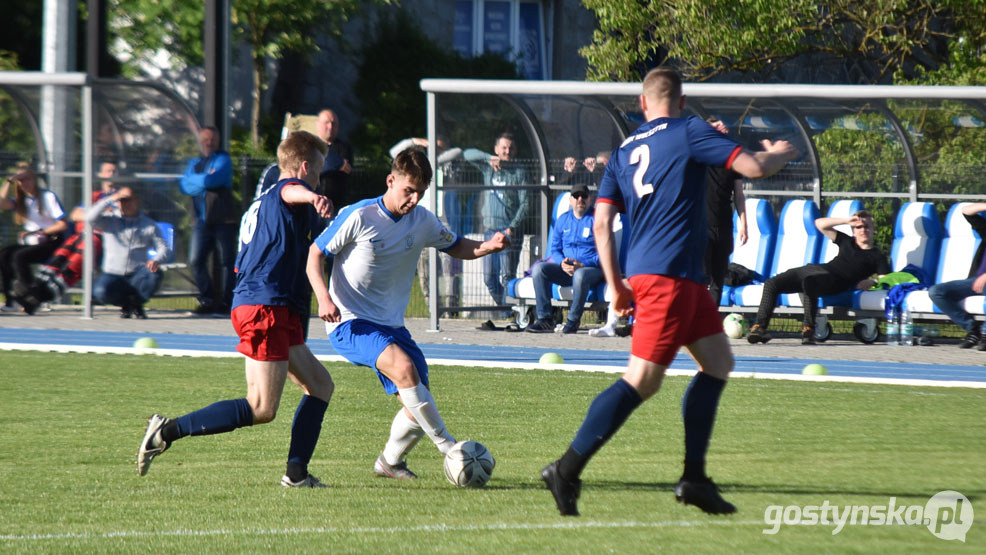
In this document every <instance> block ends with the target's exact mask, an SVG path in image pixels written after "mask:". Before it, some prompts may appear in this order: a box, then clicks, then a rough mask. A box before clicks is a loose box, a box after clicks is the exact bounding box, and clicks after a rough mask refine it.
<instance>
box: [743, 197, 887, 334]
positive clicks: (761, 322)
mask: <svg viewBox="0 0 986 555" xmlns="http://www.w3.org/2000/svg"><path fill="white" fill-rule="evenodd" d="M842 224H849V227H851V228H852V234H853V236H852V237H849V236H848V235H846V234H845V233H841V232H839V231H836V230H835V226H837V225H842ZM815 227H817V228H818V230H819V231H821V232H822V233H823V234H825V236H826V237H828V238H829V239H830V240H831V241H832V242H833V243H835V244H836V245H838V246H839V254H838V255H837V256H836V257H835V258H833V259H832V260H831V261H830V262H827V263H825V264H808V265H806V266H799V267H797V268H791V269H790V270H788V271H786V272H782V273H780V274H777V275H776V276H774V277H772V278H770V279H768V280H767V281H766V282H764V284H763V294H762V296H761V297H760V308H759V309H757V322H756V323H755V324H754V325H753V327H752V328H750V333H749V334H747V336H746V339H747V341H749V342H750V343H766V342H768V341H770V339H771V336H770V334H769V333H767V327H768V326H769V325H770V318H771V316H772V315H773V314H774V308H775V307H776V306H777V295H779V294H780V293H798V295H799V296H800V297H801V304H802V305H803V306H804V309H805V315H804V322H803V324H802V327H801V343H802V344H803V345H814V344H815V316H816V314H818V297H821V296H822V295H834V294H836V293H841V292H843V291H845V290H846V289H850V288H853V287H855V288H856V289H869V288H870V287H873V285H875V284H876V280H874V279H870V277H871V276H873V275H874V274H877V275H878V276H883V275H885V274H888V273H889V272H890V263H889V262H888V261H887V256H886V255H884V254H883V252H881V251H880V249H879V248H877V246H876V245H875V244H874V243H873V233H874V229H873V216H872V215H870V213H869V212H867V211H866V210H860V211H859V212H856V213H855V214H853V215H852V216H850V217H848V218H818V219H817V220H815Z"/></svg>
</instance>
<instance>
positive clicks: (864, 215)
mask: <svg viewBox="0 0 986 555" xmlns="http://www.w3.org/2000/svg"><path fill="white" fill-rule="evenodd" d="M853 216H854V217H856V218H859V219H861V220H862V219H868V220H872V219H873V215H872V214H870V211H869V210H860V211H859V212H856V213H855V214H853Z"/></svg>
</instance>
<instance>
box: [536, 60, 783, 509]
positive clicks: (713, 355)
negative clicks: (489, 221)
mask: <svg viewBox="0 0 986 555" xmlns="http://www.w3.org/2000/svg"><path fill="white" fill-rule="evenodd" d="M684 107H685V97H684V96H683V95H682V92H681V77H680V76H679V75H678V74H677V73H676V72H675V71H673V70H669V69H663V68H658V69H654V70H651V71H650V72H649V73H648V74H647V76H646V77H645V78H644V83H643V94H642V95H640V108H641V110H642V111H643V114H644V117H645V118H646V120H647V121H646V123H644V124H643V125H641V126H640V127H639V128H638V129H637V130H636V131H635V132H634V133H633V135H631V136H630V137H628V138H627V139H626V140H625V141H623V144H621V145H620V146H619V148H617V149H616V150H615V151H614V152H613V156H612V158H611V159H610V163H609V165H607V166H606V171H605V173H604V174H603V179H602V183H601V184H600V186H599V198H598V200H597V202H596V222H595V224H594V228H593V231H594V233H595V236H596V247H597V249H598V251H599V261H600V264H601V266H602V268H603V272H604V273H605V274H606V282H607V284H608V285H609V287H610V290H611V291H612V293H613V301H612V302H613V307H614V309H615V310H616V312H617V313H618V314H620V315H621V316H625V315H628V314H631V313H632V314H633V315H634V318H635V323H634V330H633V342H632V343H631V349H630V361H629V364H628V367H627V371H626V372H625V373H624V374H623V377H622V378H621V379H619V380H617V381H616V383H614V384H613V385H612V386H610V387H609V388H608V389H606V390H605V391H603V392H602V393H600V394H599V395H598V396H597V397H596V398H595V400H593V402H592V404H591V405H590V406H589V411H588V414H587V415H586V417H585V420H584V421H583V423H582V426H581V428H580V429H579V431H578V433H577V434H576V435H575V439H574V440H573V441H572V443H571V445H570V446H569V448H568V450H567V451H566V452H565V454H564V455H563V456H562V457H561V458H560V459H558V460H556V461H555V462H553V463H551V464H549V465H548V466H546V467H545V468H544V469H543V470H542V471H541V477H542V479H543V480H544V481H545V482H546V483H547V485H548V489H549V490H550V491H551V494H552V495H553V496H554V498H555V503H556V505H557V506H558V510H559V512H560V513H561V514H562V515H578V514H579V511H578V507H577V501H578V498H579V495H580V493H581V489H582V482H581V480H580V479H579V476H580V475H581V473H582V470H583V469H584V468H585V465H586V464H587V463H588V462H589V459H590V458H591V457H592V456H593V455H594V454H595V453H596V452H597V451H598V450H599V449H600V448H601V447H602V446H603V444H605V443H606V441H608V440H609V438H610V437H612V436H613V434H615V433H616V431H617V430H618V429H619V428H620V427H621V426H622V425H623V423H624V422H625V421H626V419H627V417H629V416H630V413H632V412H633V411H634V409H636V408H637V407H638V406H639V405H640V404H641V403H642V402H643V401H644V400H646V399H648V398H650V397H651V396H652V395H654V394H655V393H657V391H658V389H660V387H661V381H662V379H663V378H664V372H665V370H666V369H667V367H668V365H669V364H671V361H672V360H673V359H674V357H675V355H676V354H677V352H678V349H680V348H681V347H682V346H685V347H686V348H687V349H688V351H689V353H690V354H691V355H692V357H693V358H694V359H695V361H696V362H697V363H698V365H699V372H698V373H697V374H696V375H695V378H694V379H693V380H692V382H691V384H690V385H689V386H688V388H687V390H686V391H685V395H684V397H683V398H682V417H683V419H684V424H685V469H684V473H683V474H682V477H681V479H680V480H679V482H678V484H677V485H676V486H675V490H674V493H675V497H676V498H677V499H678V501H680V502H683V503H686V504H689V505H695V506H697V507H699V508H700V509H702V510H703V511H705V512H708V513H715V514H720V513H732V512H734V511H735V510H736V508H735V507H734V506H733V505H732V504H731V503H729V502H728V501H726V500H725V499H723V498H722V497H721V496H720V495H719V493H718V491H717V488H716V485H715V484H714V483H713V482H712V480H711V479H710V478H709V477H708V476H707V475H706V474H705V454H706V451H707V450H708V445H709V438H710V436H711V435H712V425H713V422H714V421H715V415H716V411H717V407H718V404H719V396H720V394H721V393H722V389H723V387H725V385H726V378H727V377H728V376H729V372H730V371H732V368H733V355H732V352H731V351H730V347H729V341H728V340H727V339H726V336H725V334H724V333H723V331H722V321H721V319H720V318H719V313H718V311H717V309H716V307H715V305H713V303H712V298H711V297H710V296H709V293H708V292H707V291H706V288H705V283H704V282H705V279H704V278H705V276H704V275H703V273H702V256H703V253H704V251H705V244H706V233H707V229H706V221H705V174H706V170H707V168H708V167H709V166H715V167H724V168H727V169H729V168H732V169H733V170H735V171H736V172H738V173H740V174H741V175H744V176H746V177H749V178H758V177H766V176H768V175H772V174H773V173H775V172H777V171H778V170H780V169H781V168H782V167H784V165H785V164H786V163H787V162H788V161H790V160H793V159H794V158H796V157H797V156H798V155H799V153H798V151H797V150H796V149H795V148H794V147H792V146H791V145H790V144H789V143H787V142H785V141H777V142H770V141H762V145H763V147H764V151H761V152H750V151H748V150H746V149H744V148H742V147H740V146H739V145H737V144H736V143H735V142H733V141H732V140H731V139H729V138H728V137H727V136H726V135H723V134H722V133H720V132H718V131H716V130H715V129H714V128H712V127H711V126H710V125H709V124H708V123H706V122H704V121H702V120H701V119H700V118H697V117H687V118H683V117H681V112H682V110H683V109H684ZM621 211H622V212H625V213H626V214H627V216H628V217H629V227H630V246H629V249H630V251H629V255H628V256H627V279H626V280H624V279H623V278H622V277H621V276H620V270H619V265H618V263H617V258H616V251H615V250H614V249H615V247H614V243H613V241H614V238H613V232H612V223H613V219H614V218H615V217H616V214H617V212H621Z"/></svg>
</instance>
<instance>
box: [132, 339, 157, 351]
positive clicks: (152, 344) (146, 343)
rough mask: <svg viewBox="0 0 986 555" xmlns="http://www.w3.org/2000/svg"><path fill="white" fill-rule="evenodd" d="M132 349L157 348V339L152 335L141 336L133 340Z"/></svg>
mask: <svg viewBox="0 0 986 555" xmlns="http://www.w3.org/2000/svg"><path fill="white" fill-rule="evenodd" d="M134 349H157V340H155V339H154V338H153V337H141V338H140V339H138V340H137V341H134Z"/></svg>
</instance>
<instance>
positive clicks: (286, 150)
mask: <svg viewBox="0 0 986 555" xmlns="http://www.w3.org/2000/svg"><path fill="white" fill-rule="evenodd" d="M328 152H329V145H327V144H325V142H324V141H323V140H322V139H319V138H318V137H316V136H315V135H312V134H311V133H309V132H308V131H295V132H293V133H291V134H290V135H288V138H287V139H284V140H283V141H281V144H279V145H277V165H278V166H279V167H280V168H281V171H283V172H290V173H296V172H297V171H298V170H300V169H301V163H302V162H308V165H309V166H313V167H314V166H318V167H317V168H315V170H316V171H317V172H318V171H321V170H322V164H321V163H320V162H319V156H320V155H321V158H323V159H324V158H325V155H326V154H328Z"/></svg>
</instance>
